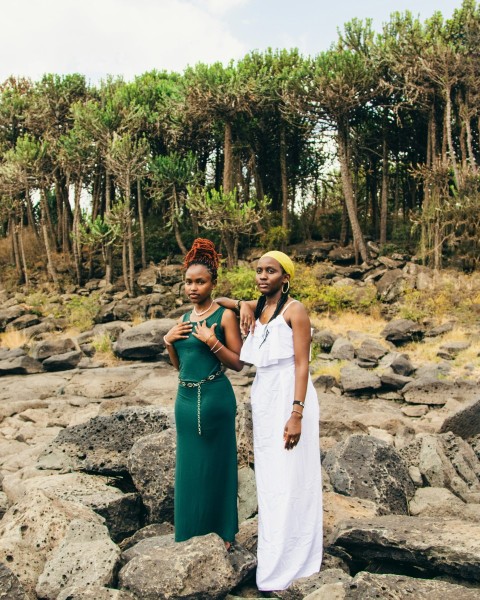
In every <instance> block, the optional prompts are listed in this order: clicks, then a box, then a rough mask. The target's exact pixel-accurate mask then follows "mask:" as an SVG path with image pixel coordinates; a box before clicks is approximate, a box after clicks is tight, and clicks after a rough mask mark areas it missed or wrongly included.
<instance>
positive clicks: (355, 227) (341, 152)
mask: <svg viewBox="0 0 480 600" xmlns="http://www.w3.org/2000/svg"><path fill="white" fill-rule="evenodd" d="M348 150H349V145H348V123H347V122H346V121H345V120H342V119H340V120H339V121H338V159H339V162H340V172H341V175H342V185H343V194H344V196H345V205H346V207H347V212H348V219H349V221H350V226H351V228H352V235H353V241H354V243H355V244H356V246H357V248H358V250H359V252H360V256H361V257H362V260H363V262H365V263H368V261H369V258H370V257H369V255H368V249H367V246H366V245H365V240H364V238H363V233H362V229H361V227H360V223H359V221H358V215H357V212H356V210H355V196H354V194H353V185H352V178H351V174H350V170H349V165H348V154H349V153H348Z"/></svg>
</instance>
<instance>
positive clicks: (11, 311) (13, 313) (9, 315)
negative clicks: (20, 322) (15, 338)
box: [0, 304, 27, 331]
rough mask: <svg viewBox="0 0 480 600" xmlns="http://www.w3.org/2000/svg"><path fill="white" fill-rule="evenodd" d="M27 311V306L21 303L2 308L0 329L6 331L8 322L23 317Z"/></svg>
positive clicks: (0, 311)
mask: <svg viewBox="0 0 480 600" xmlns="http://www.w3.org/2000/svg"><path fill="white" fill-rule="evenodd" d="M26 312H27V310H26V308H25V307H24V306H21V305H20V304H16V305H15V306H10V307H9V308H4V309H2V310H0V331H5V327H6V326H7V325H8V323H11V322H12V321H15V319H18V318H19V317H22V316H23V315H24V314H25V313H26Z"/></svg>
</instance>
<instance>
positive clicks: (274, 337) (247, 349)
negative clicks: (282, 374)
mask: <svg viewBox="0 0 480 600" xmlns="http://www.w3.org/2000/svg"><path fill="white" fill-rule="evenodd" d="M293 302H297V300H294V301H293ZM291 304H292V302H290V303H289V304H287V306H285V307H284V309H283V310H282V312H281V313H280V314H279V315H277V316H276V317H275V319H273V321H270V323H260V321H259V320H258V319H257V321H256V323H255V331H254V332H253V334H252V333H249V334H248V336H247V339H246V340H245V342H244V343H243V346H242V351H241V352H240V359H241V360H243V361H245V362H246V363H249V364H251V365H255V366H256V367H269V366H271V365H277V364H278V363H280V362H281V361H284V360H285V359H287V358H293V355H294V352H293V332H292V329H291V327H290V326H289V325H288V324H287V322H286V321H285V318H284V316H283V313H284V312H285V311H286V309H287V308H288V307H289V306H290V305H291ZM262 342H263V343H262Z"/></svg>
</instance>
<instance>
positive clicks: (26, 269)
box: [18, 215, 30, 290]
mask: <svg viewBox="0 0 480 600" xmlns="http://www.w3.org/2000/svg"><path fill="white" fill-rule="evenodd" d="M18 242H19V246H20V256H21V257H22V265H23V277H24V280H25V286H26V287H27V290H28V288H29V287H30V280H29V278H28V268H27V260H26V258H25V246H24V244H23V215H22V218H21V219H20V235H19V238H18Z"/></svg>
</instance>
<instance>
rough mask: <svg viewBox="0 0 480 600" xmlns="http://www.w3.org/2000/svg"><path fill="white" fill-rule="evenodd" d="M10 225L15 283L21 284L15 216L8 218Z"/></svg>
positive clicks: (20, 265)
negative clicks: (15, 275) (15, 273)
mask: <svg viewBox="0 0 480 600" xmlns="http://www.w3.org/2000/svg"><path fill="white" fill-rule="evenodd" d="M9 221H10V224H9V226H8V228H9V230H10V235H11V238H12V251H13V261H14V263H15V271H16V272H17V282H18V283H19V284H20V283H22V279H23V277H22V264H21V262H20V251H19V248H18V235H17V224H16V216H14V215H10V217H9Z"/></svg>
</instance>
